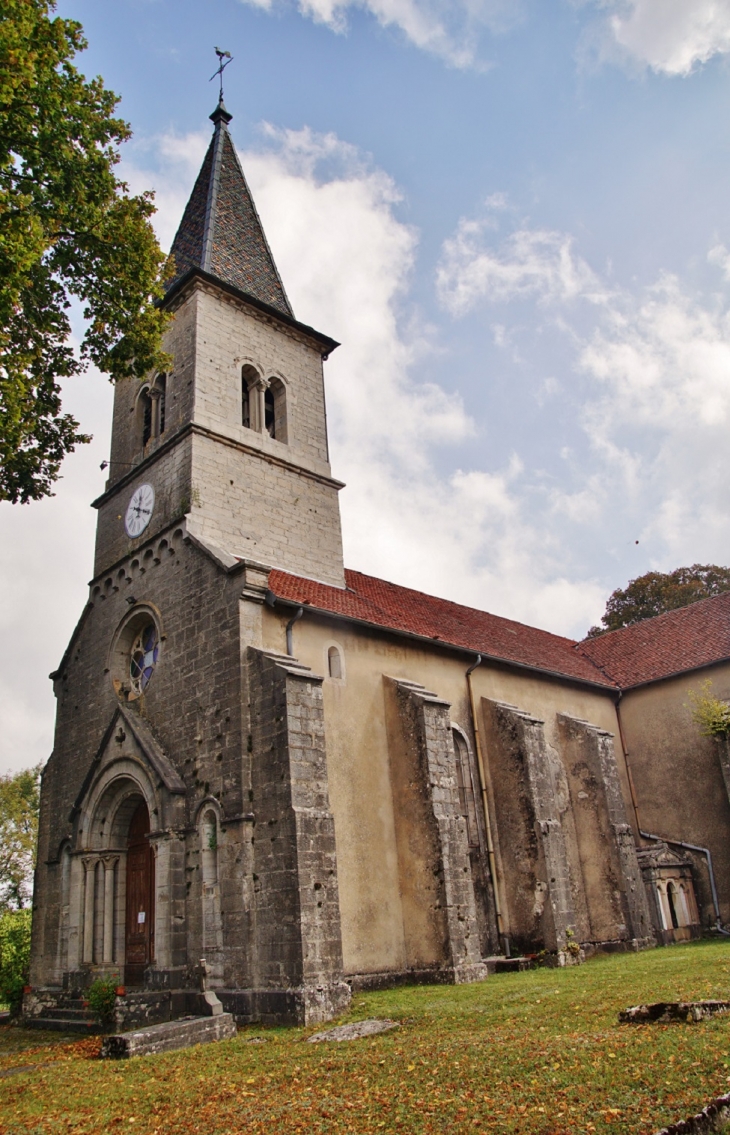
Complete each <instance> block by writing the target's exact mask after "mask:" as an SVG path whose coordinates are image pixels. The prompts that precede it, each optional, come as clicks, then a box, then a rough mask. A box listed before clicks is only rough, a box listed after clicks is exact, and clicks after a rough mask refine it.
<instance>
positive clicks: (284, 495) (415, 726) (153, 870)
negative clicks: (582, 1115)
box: [25, 102, 730, 1023]
mask: <svg viewBox="0 0 730 1135" xmlns="http://www.w3.org/2000/svg"><path fill="white" fill-rule="evenodd" d="M211 118H212V121H213V124H214V132H213V137H212V140H211V143H210V147H209V149H208V152H207V154H206V156H205V160H204V162H203V165H202V168H201V170H200V173H199V175H198V178H197V181H196V183H195V186H194V188H193V191H192V195H191V197H190V200H189V202H188V205H187V207H186V209H185V213H184V215H183V218H182V221H181V224H180V228H179V230H178V233H177V236H176V237H175V241H174V244H173V248H172V253H173V256H174V266H175V275H174V279H172V280H171V281H170V283H169V285H168V290H167V294H166V298H165V301H164V302H165V305H166V307H167V309H168V310H169V311H170V312H171V313H172V315H173V319H172V321H171V323H170V326H169V330H168V332H167V340H166V349H167V351H168V352H169V354H170V356H171V358H172V360H173V361H172V365H171V367H170V369H169V371H168V372H167V373H165V374H151V375H149V377H148V380H147V381H146V382H144V383H142V384H140V383H139V382H138V381H136V380H129V381H127V382H120V383H118V385H117V387H116V391H115V404H114V422H113V437H112V450H111V459H110V465H109V471H110V476H109V480H108V482H107V484H106V488H105V491H104V492H103V494H102V495H101V496H100V497H99V498H98V499H97V500H96V501H94V507H95V508H96V509H97V511H98V528H97V541H96V559H95V565H94V578H93V579H92V581H91V584H90V587H89V598H88V602H87V604H86V606H85V608H84V610H83V612H82V614H81V618H80V619H79V622H78V625H77V627H76V630H75V631H74V634H73V636H72V639H71V642H70V643H69V646H68V649H67V650H66V653H65V655H64V657H63V658H62V660H61V662H60V665H59V667H58V669H57V670H56V671H55V672H54V673H53V674H52V675H51V678H52V680H53V683H54V690H55V694H56V698H57V703H58V709H57V724H56V733H55V745H54V749H53V752H52V754H51V757H50V759H49V761H48V764H47V766H46V768H45V771H44V775H43V789H42V805H41V821H40V843H39V855H38V866H37V873H36V887H35V898H34V913H33V944H32V971H31V987H30V988H29V990H28V991H27V994H26V1000H25V1013H26V1017H27V1018H28V1019H29V1020H35V1021H36V1023H40V1022H42V1021H49V1020H53V1019H62V1018H63V1013H64V1005H65V1004H67V1003H69V999H72V998H73V997H78V996H79V991H80V990H83V989H84V988H85V987H88V985H89V984H90V983H91V982H92V981H93V980H94V979H95V978H97V977H100V976H102V977H107V978H111V979H112V980H114V981H116V982H117V983H118V984H119V986H120V987H123V991H124V992H123V996H122V995H121V994H120V1005H122V1006H123V1009H124V1012H123V1014H122V1016H123V1019H124V1020H126V1021H127V1022H128V1023H129V1022H135V1021H140V1020H148V1021H151V1020H164V1019H169V1018H170V1017H174V1016H175V1015H181V1014H182V1013H183V1012H185V1011H188V1010H189V1007H190V996H189V994H190V991H191V990H193V991H194V990H195V989H196V988H197V987H198V982H199V978H200V969H201V959H205V970H206V971H207V980H208V983H209V985H210V986H212V987H213V988H214V989H215V990H216V992H217V994H218V996H219V998H220V1000H221V1001H222V1002H223V1004H224V1006H225V1007H226V1009H228V1010H230V1011H231V1012H233V1013H234V1014H235V1016H236V1018H237V1020H238V1021H240V1022H245V1021H253V1020H263V1021H299V1022H309V1021H318V1020H325V1019H327V1018H330V1017H332V1016H335V1015H337V1014H338V1013H340V1012H342V1011H343V1010H345V1009H346V1008H347V1005H348V1003H349V999H350V994H351V990H352V989H362V988H373V987H377V986H381V985H386V984H392V983H395V982H404V981H434V982H468V981H476V980H481V979H483V978H486V977H487V976H488V974H490V973H493V972H494V971H495V970H498V969H499V968H500V967H509V966H519V965H522V964H524V963H523V962H522V960H521V959H524V958H525V957H529V956H530V955H535V954H541V953H542V952H543V951H544V952H545V954H546V956H548V957H549V958H552V959H554V961H555V962H556V963H557V964H567V963H572V962H576V961H580V960H582V959H583V958H585V957H586V956H588V955H589V954H591V953H593V952H595V951H598V950H636V949H641V948H643V947H646V946H652V945H655V944H657V943H662V942H669V941H672V940H675V939H679V938H686V937H689V936H692V935H695V934H698V933H699V932H700V931H701V930H702V928H703V927H704V928H707V927H717V928H721V927H722V923H723V922H724V921H726V920H728V919H730V803H729V796H728V790H729V786H730V764H729V763H728V757H727V753H726V751H725V750H724V748H723V747H722V746H721V745H719V744H718V743H717V742H715V741H713V740H709V739H705V738H703V737H701V736H700V734H699V732H698V729H697V727H696V725H694V723H693V722H692V719H691V714H690V711H689V709H688V707H687V690H688V689H689V688H690V687H695V688H696V687H698V686H699V684H700V683H701V682H702V681H703V680H704V679H706V678H707V677H708V676H709V677H710V678H711V679H712V681H713V690H714V691H715V692H716V693H717V694H718V695H719V696H729V695H730V665H729V662H730V595H726V596H721V597H719V598H717V599H711V600H706V601H704V602H701V603H697V604H695V605H694V606H692V607H688V608H685V609H683V610H680V611H675V612H671V613H670V614H667V615H663V616H661V617H659V618H657V619H653V620H649V621H647V622H645V623H641V624H639V625H637V626H634V627H631V628H627V629H625V630H622V631H617V632H614V633H612V634H607V635H604V636H602V637H600V638H598V639H594V640H589V641H585V642H582V643H577V642H573V641H570V640H568V639H566V638H561V637H559V636H557V635H554V634H549V633H547V632H546V631H543V630H539V629H535V628H532V627H528V626H525V625H523V624H521V623H517V622H513V621H512V620H510V619H504V618H500V617H498V616H496V615H492V614H488V613H486V612H484V611H480V610H474V609H470V608H468V607H464V606H460V605H459V604H457V603H452V602H446V601H445V600H442V599H437V598H434V597H432V596H429V595H423V594H420V593H419V592H416V591H413V590H409V589H408V588H405V587H401V586H397V585H395V584H392V583H387V582H385V581H383V580H380V579H375V578H372V577H370V576H366V575H362V574H360V573H359V572H356V571H348V570H346V569H345V567H344V565H343V555H342V540H341V533H340V514H339V504H338V497H339V493H340V490H341V489H342V488H343V485H342V483H341V482H340V481H338V480H337V479H336V478H335V477H334V476H333V473H332V470H331V468H330V463H329V452H328V443H327V425H326V408H325V388H324V381H323V364H324V362H325V361H326V360H327V358H328V356H329V355H330V354H331V353H332V351H334V350H335V349H336V347H337V346H338V344H337V343H336V342H335V341H334V340H332V339H331V338H329V337H328V336H327V335H326V334H323V333H321V332H320V331H317V330H314V329H313V328H312V327H308V326H306V325H304V324H302V323H300V322H298V321H297V319H296V318H295V316H294V313H293V311H292V308H291V305H290V303H289V300H288V298H287V295H286V291H285V289H284V285H283V282H282V280H281V278H280V276H279V273H278V271H277V269H276V265H275V263H274V260H273V257H272V255H271V251H270V249H269V246H268V244H267V241H266V237H265V234H264V232H263V229H262V226H261V222H260V220H259V217H258V215H257V212H256V208H255V205H254V202H253V200H252V197H251V194H250V191H249V188H248V186H247V183H246V180H245V177H244V174H243V171H242V169H241V166H240V164H239V160H238V157H237V154H236V150H235V148H234V145H233V143H232V140H231V137H230V134H229V129H228V126H229V122H230V115H229V114H228V112H227V111H226V109H225V107H224V105H223V103H222V102H221V103H220V104H219V106H218V107H217V109H216V110H215V112H214V113H213V114H212V115H211ZM120 1011H121V1010H120ZM125 1014H126V1015H125Z"/></svg>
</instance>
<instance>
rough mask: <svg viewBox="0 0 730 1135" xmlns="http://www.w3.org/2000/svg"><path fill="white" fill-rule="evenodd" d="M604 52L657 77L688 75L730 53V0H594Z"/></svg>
mask: <svg viewBox="0 0 730 1135" xmlns="http://www.w3.org/2000/svg"><path fill="white" fill-rule="evenodd" d="M598 6H599V7H600V8H602V9H604V10H605V11H606V15H605V17H604V22H603V30H604V34H605V39H604V43H603V54H604V55H610V54H617V53H618V54H619V55H623V56H624V57H625V58H627V59H630V60H633V61H634V62H635V63H638V64H639V65H640V66H642V67H648V68H650V69H651V70H652V71H655V72H656V73H658V74H664V75H689V74H690V72H691V71H693V70H694V69H695V68H696V67H697V66H701V65H702V64H703V63H706V62H707V61H708V60H709V59H711V58H712V57H713V56H714V55H724V54H727V52H728V51H730V0H598Z"/></svg>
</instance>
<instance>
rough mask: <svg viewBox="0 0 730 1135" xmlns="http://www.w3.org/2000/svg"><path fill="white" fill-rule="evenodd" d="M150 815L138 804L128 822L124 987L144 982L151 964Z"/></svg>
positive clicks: (152, 866)
mask: <svg viewBox="0 0 730 1135" xmlns="http://www.w3.org/2000/svg"><path fill="white" fill-rule="evenodd" d="M149 834H150V814H149V811H148V809H147V804H146V803H145V801H144V800H140V802H139V804H138V805H137V807H136V808H135V810H134V812H133V814H132V818H131V820H130V821H129V833H128V835H127V886H126V892H127V893H126V915H125V950H124V984H125V985H129V986H132V987H135V986H140V985H142V984H143V982H144V971H145V967H146V966H148V965H149V964H150V963H151V962H153V961H154V960H155V853H154V849H153V847H152V844H151V843H150V840H149Z"/></svg>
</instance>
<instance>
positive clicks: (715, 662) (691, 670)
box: [618, 654, 730, 693]
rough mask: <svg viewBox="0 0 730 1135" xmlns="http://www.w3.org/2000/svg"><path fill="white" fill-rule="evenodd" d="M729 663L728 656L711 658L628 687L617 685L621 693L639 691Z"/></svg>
mask: <svg viewBox="0 0 730 1135" xmlns="http://www.w3.org/2000/svg"><path fill="white" fill-rule="evenodd" d="M726 662H730V655H727V654H726V655H724V656H723V657H722V658H712V659H710V660H709V661H708V662H698V663H697V665H696V666H683V667H682V668H681V669H680V670H670V671H668V672H667V673H666V674H659V675H657V676H656V677H654V678H644V679H643V681H641V682H632V683H631V684H630V685H628V686H622V685H620V684H619V685H618V688H619V689H620V690H621V692H622V693H627V692H628V691H629V690H640V689H641V688H642V687H643V686H654V685H656V683H657V682H667V681H669V679H670V678H681V676H682V675H683V674H696V673H697V671H698V670H709V669H710V668H711V667H712V666H722V665H723V663H726Z"/></svg>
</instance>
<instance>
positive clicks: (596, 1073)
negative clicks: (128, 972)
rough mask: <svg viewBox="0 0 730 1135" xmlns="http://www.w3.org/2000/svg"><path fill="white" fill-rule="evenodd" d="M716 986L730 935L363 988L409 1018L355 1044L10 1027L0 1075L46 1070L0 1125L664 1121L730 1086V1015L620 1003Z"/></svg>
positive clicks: (203, 1134)
mask: <svg viewBox="0 0 730 1135" xmlns="http://www.w3.org/2000/svg"><path fill="white" fill-rule="evenodd" d="M708 997H721V998H730V940H729V941H727V942H725V941H721V942H714V941H713V942H701V943H695V944H692V945H687V946H673V947H671V948H666V949H661V950H650V951H647V952H645V953H642V954H630V955H627V954H624V955H615V956H613V957H606V958H600V959H596V960H594V961H591V962H588V963H587V964H586V965H584V966H578V967H575V968H571V969H567V970H548V969H540V970H534V971H532V972H529V973H521V974H503V975H500V976H498V977H491V978H489V979H488V980H487V981H485V982H482V983H480V984H478V985H463V986H458V987H454V986H419V987H409V988H405V989H396V990H391V991H386V992H380V993H369V994H358V995H357V996H356V997H355V998H354V999H353V1006H352V1012H351V1013H350V1014H349V1016H348V1017H347V1018H346V1019H347V1020H356V1019H360V1018H363V1017H393V1018H396V1019H397V1020H399V1021H401V1022H402V1024H401V1027H400V1028H399V1029H396V1030H393V1031H392V1032H389V1033H384V1034H382V1035H380V1036H377V1037H372V1038H365V1039H362V1040H357V1041H351V1042H347V1043H342V1044H326V1045H325V1044H317V1045H310V1044H307V1043H305V1041H306V1038H307V1037H308V1036H310V1035H311V1034H312V1033H313V1032H316V1031H318V1029H317V1028H313V1027H310V1028H306V1029H261V1028H249V1029H244V1030H242V1031H241V1032H239V1034H238V1037H237V1038H236V1039H235V1040H232V1041H225V1042H222V1043H219V1044H214V1045H208V1046H203V1047H200V1048H195V1049H188V1050H187V1051H183V1052H174V1053H169V1054H167V1055H164V1056H156V1057H143V1058H137V1059H133V1060H128V1061H124V1062H119V1063H111V1062H107V1061H100V1060H98V1059H96V1053H97V1052H98V1047H99V1042H98V1039H91V1038H84V1039H83V1040H80V1041H74V1040H73V1039H70V1038H63V1039H62V1040H61V1041H59V1038H58V1037H56V1036H52V1035H51V1036H49V1035H47V1034H42V1033H37V1032H28V1031H25V1030H21V1029H17V1028H13V1027H8V1026H4V1027H3V1028H1V1029H0V1071H2V1070H4V1069H7V1068H10V1067H17V1066H20V1065H23V1066H28V1065H35V1067H34V1068H31V1069H30V1070H27V1071H23V1072H20V1073H18V1074H17V1075H12V1076H6V1077H3V1078H1V1079H0V1131H1V1132H3V1135H4V1133H8V1135H16V1133H20V1132H22V1133H23V1135H31V1133H38V1135H40V1133H43V1135H56V1133H60V1132H63V1133H64V1135H65V1133H69V1132H78V1133H81V1132H101V1131H105V1132H106V1131H110V1132H113V1133H115V1132H118V1133H121V1132H134V1135H153V1133H158V1135H178V1133H179V1135H183V1133H188V1132H190V1133H192V1132H196V1133H197V1132H200V1135H227V1133H229V1132H246V1133H249V1132H250V1133H252V1135H254V1133H256V1135H258V1133H261V1135H263V1133H266V1135H278V1133H279V1132H285V1133H287V1135H289V1133H291V1135H294V1133H296V1132H302V1133H303V1135H304V1133H309V1132H333V1133H334V1132H337V1133H343V1135H344V1133H345V1132H358V1133H361V1132H368V1133H369V1132H375V1133H379V1132H385V1133H386V1135H387V1133H390V1132H418V1133H419V1135H420V1133H425V1132H439V1133H441V1132H448V1133H449V1135H457V1133H464V1135H466V1133H467V1132H469V1133H471V1135H477V1133H479V1132H524V1133H526V1135H533V1133H535V1135H538V1133H540V1135H547V1133H551V1135H568V1133H571V1135H572V1133H575V1132H614V1133H618V1132H636V1133H639V1132H646V1133H650V1132H653V1131H656V1130H657V1129H658V1128H660V1127H662V1126H663V1125H664V1124H665V1123H667V1122H669V1121H674V1120H677V1119H680V1118H684V1117H685V1116H687V1115H689V1114H692V1113H694V1112H695V1111H698V1110H699V1109H700V1108H701V1107H703V1106H704V1105H705V1104H706V1103H707V1102H709V1100H710V1099H711V1098H713V1097H714V1096H717V1095H720V1094H722V1093H723V1092H725V1091H727V1090H729V1089H730V1016H728V1017H718V1018H715V1019H714V1020H710V1021H705V1022H701V1023H699V1024H695V1025H690V1024H673V1025H642V1026H636V1025H633V1026H631V1025H619V1024H618V1023H617V1014H618V1012H619V1010H620V1009H622V1008H625V1007H626V1006H628V1005H633V1004H636V1003H638V1002H642V1001H660V1000H677V999H683V1000H694V999H701V998H708ZM321 1027H322V1026H320V1028H321ZM254 1037H265V1038H266V1043H264V1044H252V1043H251V1040H252V1038H254Z"/></svg>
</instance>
